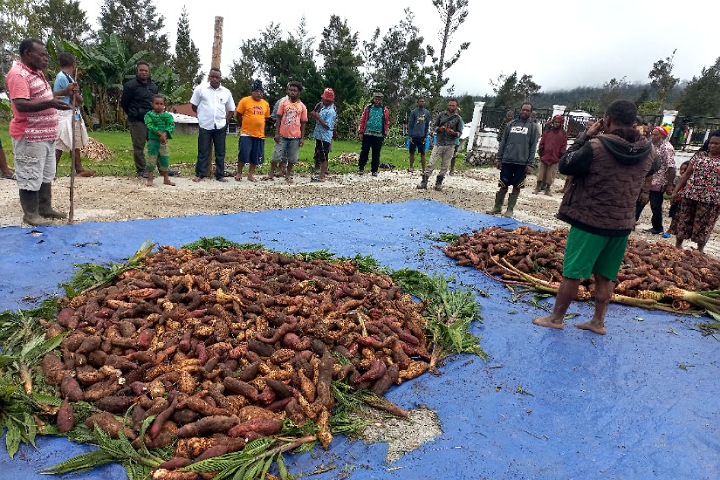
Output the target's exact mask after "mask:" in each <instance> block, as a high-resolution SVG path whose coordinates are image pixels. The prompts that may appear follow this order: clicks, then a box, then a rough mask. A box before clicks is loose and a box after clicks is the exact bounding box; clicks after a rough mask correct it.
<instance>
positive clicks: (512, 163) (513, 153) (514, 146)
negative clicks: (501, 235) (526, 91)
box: [486, 103, 540, 217]
mask: <svg viewBox="0 0 720 480" xmlns="http://www.w3.org/2000/svg"><path fill="white" fill-rule="evenodd" d="M532 111H533V106H532V104H530V103H523V104H522V106H521V107H520V116H519V117H518V118H515V119H513V120H511V121H510V122H509V123H508V124H507V126H506V127H505V130H504V131H503V137H502V140H501V142H500V147H499V148H498V153H497V166H498V168H500V182H499V183H498V185H499V187H500V189H499V190H498V191H497V193H496V194H495V207H494V208H493V209H492V210H488V211H487V212H486V213H489V214H491V215H497V214H498V213H500V211H501V210H502V206H503V203H505V194H507V191H508V188H509V187H510V186H511V185H512V187H513V189H512V192H511V193H510V196H509V197H508V205H507V210H506V211H505V214H504V215H505V216H506V217H512V216H513V210H514V209H515V204H516V203H517V200H518V197H519V196H520V189H521V188H522V187H524V186H525V176H526V175H527V174H528V173H529V172H530V166H531V165H532V163H533V160H534V159H535V150H536V149H537V144H538V140H539V139H540V131H539V129H538V124H537V122H536V121H535V120H533V119H532V118H531V115H532Z"/></svg>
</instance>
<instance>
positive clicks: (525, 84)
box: [490, 71, 541, 108]
mask: <svg viewBox="0 0 720 480" xmlns="http://www.w3.org/2000/svg"><path fill="white" fill-rule="evenodd" d="M490 84H491V85H492V87H493V91H494V92H495V102H494V104H495V106H496V107H513V108H514V107H517V106H519V104H520V103H521V102H530V101H532V98H533V97H534V96H535V95H537V93H538V92H539V91H540V88H541V87H540V85H538V84H537V83H535V82H534V81H533V79H532V75H523V76H522V77H520V80H518V77H517V71H515V72H513V73H512V74H511V75H503V74H500V75H499V76H498V78H497V80H490Z"/></svg>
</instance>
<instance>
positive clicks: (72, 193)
mask: <svg viewBox="0 0 720 480" xmlns="http://www.w3.org/2000/svg"><path fill="white" fill-rule="evenodd" d="M77 72H78V69H77V64H76V65H75V75H73V82H74V83H76V84H77ZM70 106H71V107H72V108H71V112H72V117H71V119H72V123H71V125H72V128H71V130H70V212H69V213H68V224H69V225H70V224H72V223H73V220H74V216H75V132H76V131H77V125H76V124H75V92H74V91H73V92H72V93H71V94H70Z"/></svg>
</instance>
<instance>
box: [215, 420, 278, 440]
mask: <svg viewBox="0 0 720 480" xmlns="http://www.w3.org/2000/svg"><path fill="white" fill-rule="evenodd" d="M282 424H283V422H282V420H279V419H273V418H253V419H252V420H247V421H245V422H243V423H240V424H238V425H235V426H234V427H232V428H231V429H230V430H229V431H228V435H230V436H231V437H241V438H247V439H249V440H254V439H256V438H260V437H268V436H270V435H275V434H276V433H278V432H279V431H280V430H281V429H282Z"/></svg>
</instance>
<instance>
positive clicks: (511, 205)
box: [503, 192, 520, 217]
mask: <svg viewBox="0 0 720 480" xmlns="http://www.w3.org/2000/svg"><path fill="white" fill-rule="evenodd" d="M519 196H520V192H517V193H515V192H511V193H510V195H509V196H508V206H507V210H505V213H504V214H503V216H505V217H512V216H513V210H515V204H516V203H517V200H518V197H519Z"/></svg>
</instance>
